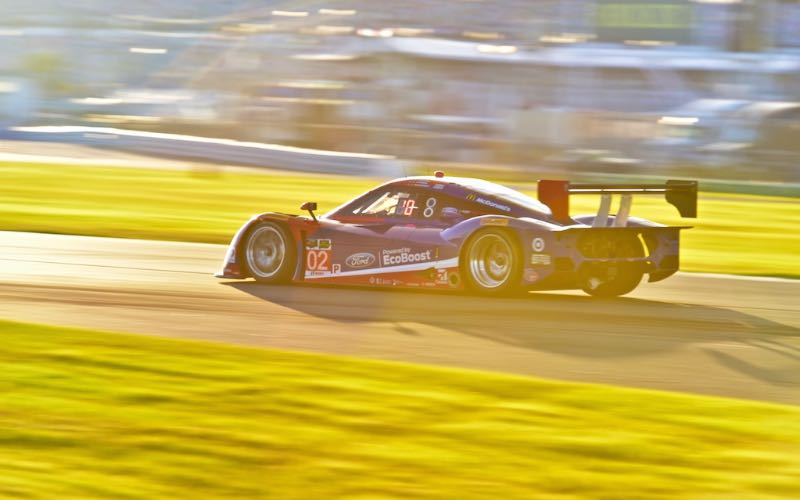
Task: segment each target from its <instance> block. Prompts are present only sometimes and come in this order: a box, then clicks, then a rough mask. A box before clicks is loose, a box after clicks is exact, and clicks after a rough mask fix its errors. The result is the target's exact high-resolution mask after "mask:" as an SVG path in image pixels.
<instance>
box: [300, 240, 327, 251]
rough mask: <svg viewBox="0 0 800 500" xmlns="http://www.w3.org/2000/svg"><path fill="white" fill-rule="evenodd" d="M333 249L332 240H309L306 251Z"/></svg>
mask: <svg viewBox="0 0 800 500" xmlns="http://www.w3.org/2000/svg"><path fill="white" fill-rule="evenodd" d="M332 248H333V243H331V240H316V239H313V238H312V239H307V240H306V250H330V249H332Z"/></svg>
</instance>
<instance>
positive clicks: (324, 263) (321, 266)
mask: <svg viewBox="0 0 800 500" xmlns="http://www.w3.org/2000/svg"><path fill="white" fill-rule="evenodd" d="M330 256H331V254H330V252H329V251H327V250H308V253H307V254H306V269H307V270H309V271H330V267H329V265H328V263H329V262H330Z"/></svg>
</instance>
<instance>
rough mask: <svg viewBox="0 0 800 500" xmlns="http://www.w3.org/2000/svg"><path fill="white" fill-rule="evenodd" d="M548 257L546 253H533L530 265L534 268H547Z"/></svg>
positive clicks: (549, 260) (548, 263)
mask: <svg viewBox="0 0 800 500" xmlns="http://www.w3.org/2000/svg"><path fill="white" fill-rule="evenodd" d="M550 262H551V259H550V256H549V255H548V254H546V253H535V254H532V255H531V264H532V265H534V266H549V265H550Z"/></svg>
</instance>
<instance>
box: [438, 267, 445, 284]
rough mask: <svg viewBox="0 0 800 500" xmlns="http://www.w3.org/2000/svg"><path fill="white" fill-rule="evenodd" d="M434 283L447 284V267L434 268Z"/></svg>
mask: <svg viewBox="0 0 800 500" xmlns="http://www.w3.org/2000/svg"><path fill="white" fill-rule="evenodd" d="M436 283H438V284H440V285H446V284H447V269H437V270H436Z"/></svg>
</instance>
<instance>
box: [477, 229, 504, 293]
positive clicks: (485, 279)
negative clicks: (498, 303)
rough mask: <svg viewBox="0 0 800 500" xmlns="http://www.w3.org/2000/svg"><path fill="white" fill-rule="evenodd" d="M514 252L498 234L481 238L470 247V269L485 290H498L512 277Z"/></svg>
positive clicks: (485, 235)
mask: <svg viewBox="0 0 800 500" xmlns="http://www.w3.org/2000/svg"><path fill="white" fill-rule="evenodd" d="M513 258H514V254H513V250H512V249H511V245H510V244H509V243H508V241H506V239H505V238H503V237H502V236H499V235H496V234H484V235H482V236H479V237H478V239H477V240H475V242H474V243H473V244H472V246H471V247H470V252H469V268H470V271H471V274H472V277H473V278H474V279H475V281H476V283H477V284H478V285H480V286H481V287H483V288H497V287H499V286H502V285H503V284H504V283H505V282H507V281H508V279H509V278H510V277H511V268H512V265H513Z"/></svg>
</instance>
